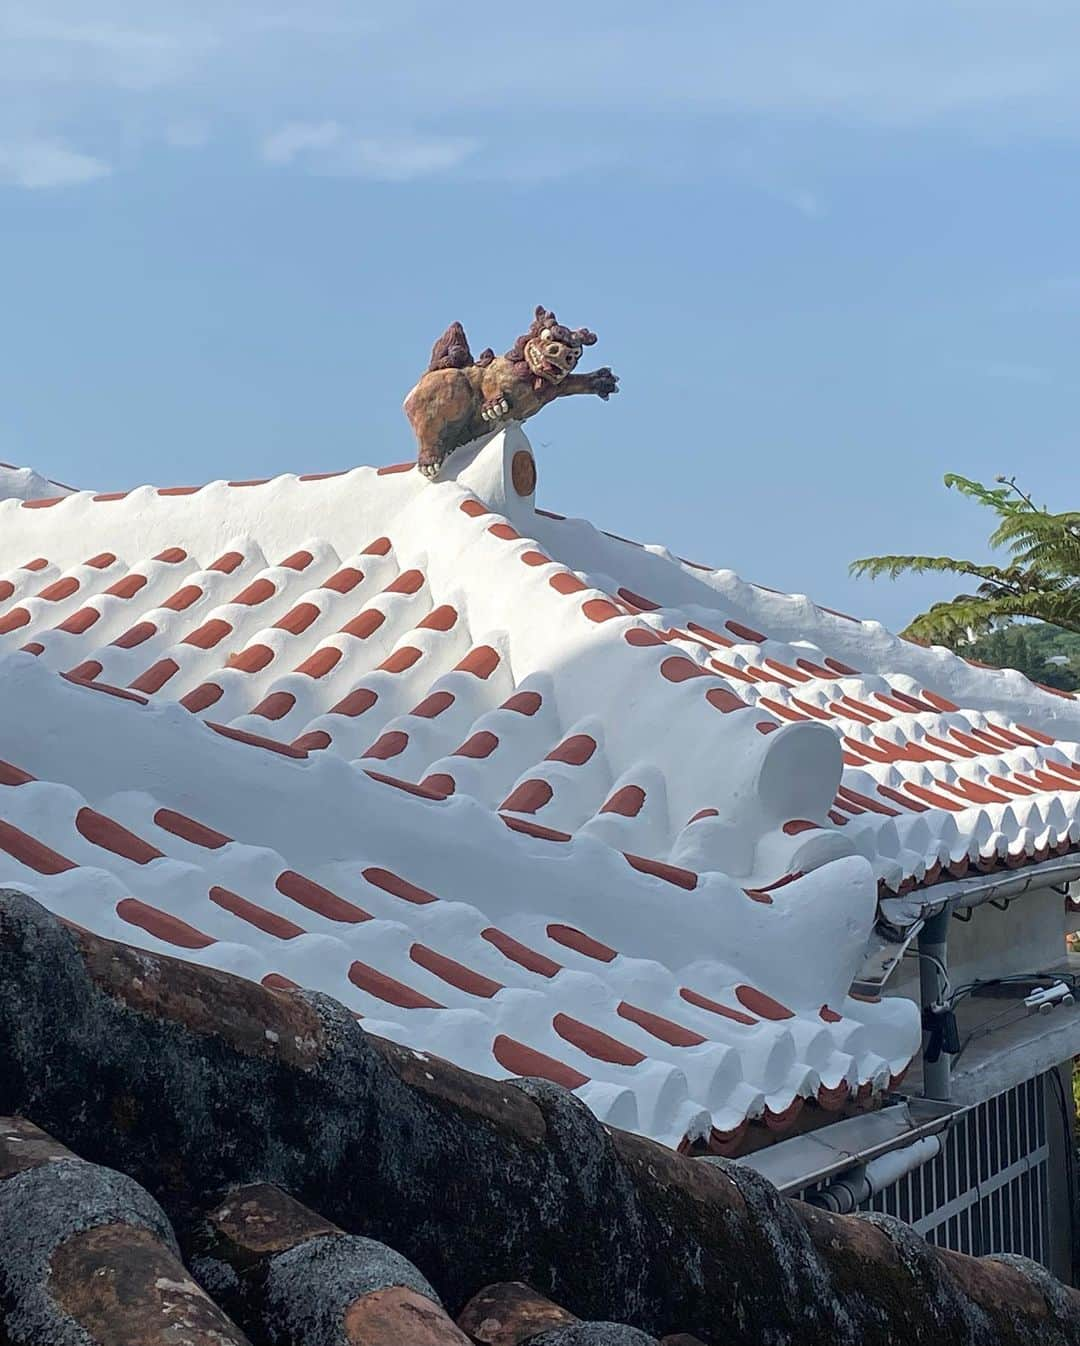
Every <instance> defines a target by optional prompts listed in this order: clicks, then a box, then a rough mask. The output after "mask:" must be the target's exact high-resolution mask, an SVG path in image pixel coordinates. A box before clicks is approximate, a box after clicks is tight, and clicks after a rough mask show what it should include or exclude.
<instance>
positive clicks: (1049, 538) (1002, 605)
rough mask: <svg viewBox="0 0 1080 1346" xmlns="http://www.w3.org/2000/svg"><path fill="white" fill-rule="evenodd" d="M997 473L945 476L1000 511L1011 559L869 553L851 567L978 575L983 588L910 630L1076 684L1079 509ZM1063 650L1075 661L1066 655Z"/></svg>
mask: <svg viewBox="0 0 1080 1346" xmlns="http://www.w3.org/2000/svg"><path fill="white" fill-rule="evenodd" d="M997 481H998V485H997V486H984V485H983V484H982V482H978V481H971V480H969V479H968V478H967V477H960V476H957V475H955V474H954V473H950V474H949V475H948V476H946V478H945V485H946V486H948V487H951V488H954V489H956V490H957V491H960V492H961V493H962V494H963V495H966V496H969V497H971V498H972V499H974V500H977V501H978V502H979V503H980V504H981V505H984V506H986V508H987V509H989V510H991V511H992V512H993V513H994V514H995V515H996V516H997V520H998V522H997V526H996V527H995V529H994V531H993V532H992V533H991V535H990V545H991V547H992V548H994V549H997V550H1002V551H1005V552H1007V553H1008V554H1009V556H1008V560H1007V562H1006V563H1005V564H1003V565H979V564H978V563H977V562H975V561H965V560H960V559H957V558H955V557H952V556H899V555H897V556H868V557H864V558H863V559H862V560H859V561H854V562H853V563H852V566H851V571H852V574H855V575H869V576H870V577H871V578H877V577H878V576H879V575H884V576H886V577H887V578H889V579H896V578H897V577H898V576H900V575H903V574H916V575H920V574H926V573H928V572H935V571H936V572H938V573H941V574H947V575H961V576H965V577H967V578H968V579H971V580H976V581H978V582H977V583H976V584H975V585H973V586H972V587H973V589H974V592H971V593H960V594H957V596H956V597H955V598H951V599H949V600H948V601H946V602H941V603H935V604H934V605H933V606H932V607H930V608H929V609H928V610H927V611H926V612H922V613H920V614H919V615H918V616H917V617H916V618H915V619H914V620H913V621H912V622H911V623H910V625H909V626H908V627H907V628H906V630H905V631H904V635H907V636H912V637H914V638H915V639H917V640H925V641H930V642H931V643H934V644H939V645H946V646H948V647H949V648H950V649H955V650H957V651H962V652H963V653H964V654H965V655H966V656H968V657H969V658H976V659H982V661H983V662H985V663H989V664H995V665H996V666H998V667H1008V668H1019V669H1020V670H1021V672H1024V673H1027V675H1028V676H1029V677H1031V678H1032V679H1033V680H1034V681H1037V682H1045V683H1048V684H1049V685H1051V686H1058V687H1063V688H1064V689H1065V690H1072V689H1073V688H1074V687H1075V686H1077V685H1080V648H1078V646H1077V644H1075V643H1074V642H1073V641H1072V639H1071V637H1072V636H1080V512H1075V511H1067V512H1065V513H1060V514H1055V513H1051V511H1050V510H1048V509H1047V508H1046V507H1045V506H1044V505H1036V504H1035V502H1034V501H1033V500H1032V499H1031V497H1030V496H1029V495H1028V494H1027V493H1026V492H1025V491H1023V490H1021V488H1020V487H1019V486H1017V484H1016V481H1015V479H1013V478H1008V479H1007V478H1005V477H999V478H998V479H997ZM1017 619H1019V621H1017ZM1065 633H1069V636H1068V637H1066V636H1065ZM1063 637H1065V639H1064V642H1063V641H1062V638H1063ZM1059 645H1060V648H1058V646H1059ZM1062 658H1065V659H1067V660H1068V661H1069V662H1068V665H1062V664H1061V663H1060V660H1061V659H1062ZM1048 661H1050V662H1048Z"/></svg>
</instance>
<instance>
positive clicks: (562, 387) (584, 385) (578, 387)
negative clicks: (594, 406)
mask: <svg viewBox="0 0 1080 1346" xmlns="http://www.w3.org/2000/svg"><path fill="white" fill-rule="evenodd" d="M618 391H619V379H618V375H616V374H613V373H612V372H611V370H610V369H608V368H607V366H606V365H605V366H604V368H603V369H594V370H592V372H591V373H588V374H567V376H566V378H564V379H563V381H562V382H561V383H560V384H558V385H557V386H556V391H555V396H556V397H574V396H576V395H577V394H578V393H592V394H593V396H595V397H599V398H601V399H602V400H603V401H605V402H606V401H607V400H608V398H609V397H610V396H611V395H612V393H617V392H618Z"/></svg>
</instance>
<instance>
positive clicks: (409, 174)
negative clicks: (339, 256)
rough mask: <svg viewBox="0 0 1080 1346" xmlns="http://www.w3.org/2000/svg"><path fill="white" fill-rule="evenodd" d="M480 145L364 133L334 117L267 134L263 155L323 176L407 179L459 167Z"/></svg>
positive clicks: (468, 140)
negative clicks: (332, 119)
mask: <svg viewBox="0 0 1080 1346" xmlns="http://www.w3.org/2000/svg"><path fill="white" fill-rule="evenodd" d="M477 147H478V146H477V142H476V141H475V140H473V139H471V138H469V137H466V136H419V135H396V136H365V135H357V134H356V133H354V132H352V131H349V130H347V129H346V128H345V127H343V126H341V125H340V124H339V123H338V122H334V121H325V122H292V123H290V124H289V125H288V126H283V127H282V128H281V129H280V130H278V131H275V132H274V133H273V135H270V136H267V137H266V139H265V140H264V141H263V144H262V156H263V158H264V159H265V160H266V162H267V163H271V164H292V163H295V162H297V161H299V162H300V163H301V164H302V166H303V167H305V168H306V169H307V170H308V172H310V173H314V174H316V175H318V176H321V177H335V178H347V177H348V178H351V177H356V178H372V179H375V180H377V181H381V182H409V181H411V180H413V179H414V178H423V177H430V176H431V175H433V174H437V173H445V172H448V171H450V170H451V169H454V168H457V167H458V166H459V165H460V164H462V163H464V161H465V160H466V159H468V158H469V156H470V155H471V154H473V153H474V152H475V150H476V149H477Z"/></svg>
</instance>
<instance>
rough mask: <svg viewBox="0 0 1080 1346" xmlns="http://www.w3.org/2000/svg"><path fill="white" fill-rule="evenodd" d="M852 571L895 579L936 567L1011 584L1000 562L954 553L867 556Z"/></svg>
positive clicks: (854, 564) (871, 577)
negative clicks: (982, 562)
mask: <svg viewBox="0 0 1080 1346" xmlns="http://www.w3.org/2000/svg"><path fill="white" fill-rule="evenodd" d="M848 569H849V570H850V572H851V574H853V575H866V576H868V577H869V578H870V579H878V578H879V577H880V576H882V575H885V576H886V577H887V578H888V579H891V580H894V579H896V578H897V577H898V576H899V575H903V574H910V575H924V574H926V573H927V572H928V571H937V572H938V573H940V574H945V575H971V576H972V577H973V578H977V579H983V580H990V581H994V582H996V583H998V584H1004V585H1009V584H1011V583H1013V582H1014V580H1012V579H1010V572H1009V571H1008V570H1006V569H1003V568H1002V567H1001V566H993V565H979V564H978V563H977V562H975V561H963V560H958V559H957V558H955V557H953V556H864V557H862V558H861V560H858V561H852V563H851V565H850V566H849V567H848Z"/></svg>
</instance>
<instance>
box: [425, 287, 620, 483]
mask: <svg viewBox="0 0 1080 1346" xmlns="http://www.w3.org/2000/svg"><path fill="white" fill-rule="evenodd" d="M595 344H596V334H595V333H594V332H590V331H589V329H588V328H587V327H577V328H574V329H573V330H571V328H569V327H564V326H563V325H562V323H560V322H559V321H558V320H557V319H556V317H555V314H554V313H552V312H550V310H548V309H545V308H543V307H539V308H537V310H536V317H535V318H534V319H533V323H532V326H531V327H530V328H529V330H528V331H527V332H526V333H525V335H524V336H520V337H518V339H517V341H515V342H514V345H513V347H512V348H511V349H510V350H508V351H507V352H506V354H505V355H496V354H495V353H494V351H493V350H491V348H490V347H488V349H487V350H485V351H483V352H481V354H480V355H478V356H477V357H476V358H475V359H473V355H472V352H471V351H470V350H469V341H468V338H467V337H466V335H465V329H464V328H463V327H462V325H461V323H459V322H454V323H451V324H450V326H449V327H448V328H447V329H446V331H445V332H444V333H443V334H442V336H441V337H439V339H438V341H436V343H435V345H434V346H433V347H432V351H431V363H430V364H429V365H428V367H427V370H426V372H425V373H424V374H422V375H421V376H420V381H419V383H417V385H416V387H415V388H413V390H412V392H410V393H409V395H408V397H406V399H405V415H406V416H408V418H409V424H410V425H411V426H412V428H413V431H414V432H415V434H416V442H417V445H418V447H419V456H418V463H417V465H418V467H419V469H420V471H421V472H422V473H423V474H424V476H425V477H429V478H431V477H436V476H438V473H439V468H440V467H441V466H442V464H443V463H444V462H445V460H446V458H447V457H448V456H449V455H450V454H451V453H453V451H454V450H455V449H457V448H460V447H461V445H462V444H468V443H469V442H470V441H471V440H474V439H477V438H478V437H479V436H480V435H483V434H486V433H487V432H488V431H491V430H497V429H498V428H499V427H500V426H501V425H504V424H506V422H507V421H526V420H528V419H529V417H530V416H535V415H536V413H537V412H538V411H539V410H540V408H541V407H544V406H546V405H547V404H548V403H549V402H553V401H554V400H555V398H557V397H571V396H572V395H573V394H575V393H594V394H595V395H596V396H597V397H601V398H603V399H604V401H605V402H606V401H607V399H608V398H609V397H610V396H611V394H612V393H617V392H618V391H619V386H618V385H619V380H618V379H617V378H616V377H615V375H614V374H613V373H612V372H611V370H610V369H607V368H604V369H594V370H593V371H592V372H591V373H589V374H577V373H575V372H574V371H575V369H576V368H577V363H578V361H579V360H580V359H581V352H582V349H583V348H584V347H585V346H593V345H595Z"/></svg>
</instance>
